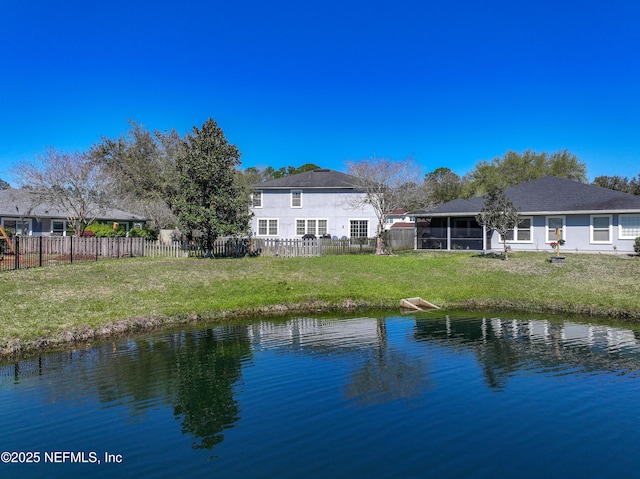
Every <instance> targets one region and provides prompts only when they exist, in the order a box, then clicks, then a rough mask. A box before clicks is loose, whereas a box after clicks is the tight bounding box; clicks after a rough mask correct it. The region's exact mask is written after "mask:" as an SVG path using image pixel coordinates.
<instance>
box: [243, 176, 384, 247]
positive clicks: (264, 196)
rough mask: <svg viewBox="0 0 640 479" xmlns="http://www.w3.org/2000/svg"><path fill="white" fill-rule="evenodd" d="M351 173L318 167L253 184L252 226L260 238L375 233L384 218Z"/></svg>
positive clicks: (368, 235) (354, 235)
mask: <svg viewBox="0 0 640 479" xmlns="http://www.w3.org/2000/svg"><path fill="white" fill-rule="evenodd" d="M354 184H355V179H354V177H353V176H351V175H347V174H345V173H340V172H338V171H334V170H328V169H317V170H313V171H307V172H304V173H299V174H297V175H291V176H285V177H283V178H278V179H275V180H270V181H265V182H263V183H258V184H256V185H253V187H254V192H253V200H252V207H251V211H252V213H253V218H252V219H251V231H252V233H253V234H254V235H255V236H256V237H258V238H260V237H262V238H302V237H303V236H305V235H314V236H315V237H321V236H325V237H326V236H329V237H332V238H334V237H335V238H358V237H360V238H362V237H366V238H370V237H373V236H375V232H376V227H377V225H378V223H377V222H378V219H377V217H376V215H375V212H374V210H373V208H372V207H371V205H368V204H364V202H362V201H360V200H361V199H362V198H363V197H364V193H363V192H362V191H359V190H358V189H357V188H355V186H354Z"/></svg>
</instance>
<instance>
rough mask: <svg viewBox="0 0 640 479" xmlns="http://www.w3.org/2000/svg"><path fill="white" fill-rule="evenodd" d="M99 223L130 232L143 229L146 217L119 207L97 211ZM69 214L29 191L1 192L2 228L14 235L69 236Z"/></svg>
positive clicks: (0, 213) (11, 189) (96, 209)
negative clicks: (134, 229) (109, 224)
mask: <svg viewBox="0 0 640 479" xmlns="http://www.w3.org/2000/svg"><path fill="white" fill-rule="evenodd" d="M94 213H95V215H96V221H99V222H107V223H111V222H116V223H118V224H119V225H121V226H124V227H125V228H126V230H127V231H129V229H131V228H134V227H136V226H137V227H142V226H143V225H144V223H145V221H146V219H145V218H144V217H142V216H139V215H135V214H133V213H127V212H126V211H122V210H118V209H115V208H95V211H94ZM67 218H68V214H67V212H66V211H65V210H64V209H63V208H62V207H61V206H60V205H55V204H52V203H49V202H47V201H44V200H43V199H42V197H41V196H40V195H38V194H37V193H35V192H33V191H30V190H27V189H14V188H9V189H5V190H0V226H2V227H3V228H4V229H5V231H11V233H13V234H20V235H29V236H66V234H67V226H68V223H69V221H68V219H67Z"/></svg>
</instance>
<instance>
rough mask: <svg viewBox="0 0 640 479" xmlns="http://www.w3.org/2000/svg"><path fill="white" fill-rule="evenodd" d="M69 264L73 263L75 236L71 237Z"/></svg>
mask: <svg viewBox="0 0 640 479" xmlns="http://www.w3.org/2000/svg"><path fill="white" fill-rule="evenodd" d="M69 262H70V263H73V236H69Z"/></svg>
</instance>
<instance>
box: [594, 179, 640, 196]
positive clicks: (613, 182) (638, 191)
mask: <svg viewBox="0 0 640 479" xmlns="http://www.w3.org/2000/svg"><path fill="white" fill-rule="evenodd" d="M593 184H594V185H596V186H600V187H602V188H609V189H610V190H616V191H622V192H624V193H631V194H632V195H640V175H638V176H637V177H633V178H631V179H629V178H627V177H626V176H624V177H623V176H617V175H616V176H606V175H605V176H598V177H596V178H595V179H594V180H593Z"/></svg>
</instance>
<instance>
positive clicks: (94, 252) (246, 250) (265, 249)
mask: <svg viewBox="0 0 640 479" xmlns="http://www.w3.org/2000/svg"><path fill="white" fill-rule="evenodd" d="M374 251H375V239H372V238H369V239H367V238H354V239H353V240H351V239H330V238H318V239H279V238H222V239H219V240H218V241H216V242H215V244H214V247H213V250H212V251H210V252H209V254H210V255H212V256H214V257H242V256H277V257H282V258H296V257H312V256H327V255H344V254H359V253H371V252H374ZM207 253H208V252H206V251H205V250H203V249H202V247H201V246H199V245H198V244H196V243H188V242H177V241H176V242H172V243H168V244H167V243H162V242H158V241H148V240H145V239H144V238H96V237H80V238H79V237H75V236H16V237H14V238H12V240H11V243H9V242H6V240H4V239H2V240H0V271H3V270H14V269H25V268H37V267H42V266H54V265H57V264H67V263H74V262H78V261H98V260H99V259H107V258H123V257H134V256H144V257H149V258H186V257H203V256H206V255H207Z"/></svg>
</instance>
